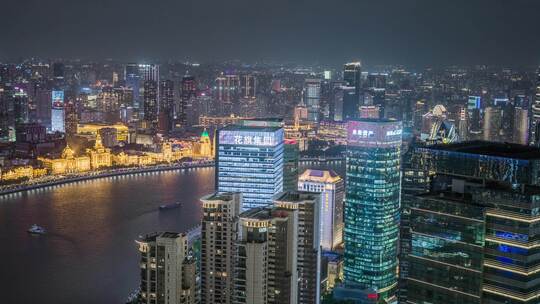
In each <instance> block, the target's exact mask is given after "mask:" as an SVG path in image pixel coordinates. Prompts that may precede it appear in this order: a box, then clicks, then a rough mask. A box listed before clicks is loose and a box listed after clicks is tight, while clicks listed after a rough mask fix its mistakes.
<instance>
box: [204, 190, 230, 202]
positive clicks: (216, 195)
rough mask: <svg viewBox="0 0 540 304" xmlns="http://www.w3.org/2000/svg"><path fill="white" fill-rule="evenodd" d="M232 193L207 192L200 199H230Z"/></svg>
mask: <svg viewBox="0 0 540 304" xmlns="http://www.w3.org/2000/svg"><path fill="white" fill-rule="evenodd" d="M233 196H234V193H232V192H224V193H219V192H214V193H212V194H208V195H206V196H203V197H202V198H201V200H204V201H230V200H232V199H233Z"/></svg>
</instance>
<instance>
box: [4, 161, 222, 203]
mask: <svg viewBox="0 0 540 304" xmlns="http://www.w3.org/2000/svg"><path fill="white" fill-rule="evenodd" d="M212 166H214V161H213V160H195V161H189V162H179V163H171V164H159V165H152V166H144V167H128V168H115V169H106V170H99V171H90V172H84V173H73V174H64V175H47V176H44V177H41V178H36V179H32V180H29V181H26V182H23V183H18V184H13V185H5V186H0V195H5V194H11V193H16V192H20V191H26V190H32V189H38V188H42V187H48V186H54V185H60V184H67V183H73V182H77V181H82V180H88V179H95V178H103V177H109V176H118V175H129V174H137V173H144V172H156V171H168V170H177V169H185V168H200V167H212Z"/></svg>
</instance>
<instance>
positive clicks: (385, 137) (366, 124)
mask: <svg viewBox="0 0 540 304" xmlns="http://www.w3.org/2000/svg"><path fill="white" fill-rule="evenodd" d="M402 133H403V129H402V126H401V122H400V121H392V120H373V119H366V120H351V121H349V122H348V123H347V144H348V145H353V146H368V147H377V146H395V145H401V135H402Z"/></svg>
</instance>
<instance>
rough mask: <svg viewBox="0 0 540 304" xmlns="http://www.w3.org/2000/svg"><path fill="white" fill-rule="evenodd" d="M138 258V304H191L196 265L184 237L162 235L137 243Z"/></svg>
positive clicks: (150, 236) (193, 295) (194, 289)
mask: <svg viewBox="0 0 540 304" xmlns="http://www.w3.org/2000/svg"><path fill="white" fill-rule="evenodd" d="M137 243H138V244H139V252H140V254H141V262H140V267H141V285H140V289H141V291H140V297H139V302H138V303H146V304H152V303H163V304H195V303H196V301H195V300H196V296H197V294H196V261H195V259H194V258H193V257H192V256H190V255H189V240H188V236H187V235H185V234H179V233H175V232H162V233H156V234H151V235H147V236H146V237H144V238H143V239H142V240H139V241H137Z"/></svg>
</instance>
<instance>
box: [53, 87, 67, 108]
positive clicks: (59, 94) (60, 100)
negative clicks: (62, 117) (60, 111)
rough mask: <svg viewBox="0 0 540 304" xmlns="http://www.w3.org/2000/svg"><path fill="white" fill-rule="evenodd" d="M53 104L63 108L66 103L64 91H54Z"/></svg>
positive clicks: (54, 106) (55, 106)
mask: <svg viewBox="0 0 540 304" xmlns="http://www.w3.org/2000/svg"><path fill="white" fill-rule="evenodd" d="M51 97H52V106H53V108H62V107H63V105H64V91H52V92H51Z"/></svg>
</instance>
